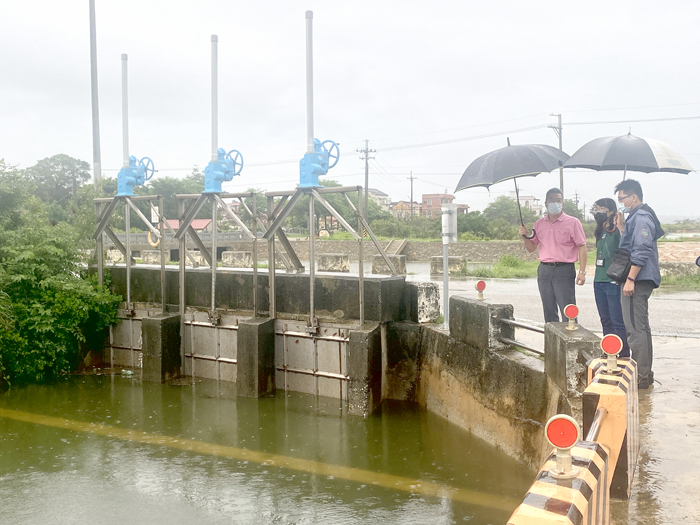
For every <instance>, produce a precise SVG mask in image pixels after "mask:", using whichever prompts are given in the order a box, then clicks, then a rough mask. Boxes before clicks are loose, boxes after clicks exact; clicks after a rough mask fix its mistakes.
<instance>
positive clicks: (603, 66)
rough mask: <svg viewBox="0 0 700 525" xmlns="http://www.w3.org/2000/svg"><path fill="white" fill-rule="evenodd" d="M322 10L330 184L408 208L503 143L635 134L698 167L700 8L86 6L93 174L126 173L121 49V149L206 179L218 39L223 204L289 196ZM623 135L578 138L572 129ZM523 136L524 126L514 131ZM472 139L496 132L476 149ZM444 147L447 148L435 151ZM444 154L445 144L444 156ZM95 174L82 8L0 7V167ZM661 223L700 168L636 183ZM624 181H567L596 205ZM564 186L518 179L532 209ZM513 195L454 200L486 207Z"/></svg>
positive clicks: (683, 4)
mask: <svg viewBox="0 0 700 525" xmlns="http://www.w3.org/2000/svg"><path fill="white" fill-rule="evenodd" d="M307 9H310V10H313V12H314V69H315V71H314V73H315V79H314V96H315V131H316V137H318V138H319V139H321V140H326V139H332V140H335V141H336V142H338V143H340V148H341V152H342V156H341V159H340V162H339V163H338V165H337V166H336V167H335V168H334V169H332V170H331V171H330V172H329V175H328V177H329V178H332V179H335V180H337V181H339V182H341V183H343V184H347V185H354V184H362V183H363V181H364V165H363V162H362V161H360V160H359V159H358V156H357V154H356V153H355V149H356V148H359V147H362V146H363V143H364V142H363V141H364V139H369V141H370V148H374V149H376V150H377V153H376V159H374V160H373V161H370V186H371V187H375V188H379V189H381V190H383V191H385V192H386V193H388V194H389V195H390V196H391V198H392V200H401V199H404V200H408V196H409V193H410V182H409V180H408V179H407V178H408V176H409V174H410V172H413V175H414V176H415V177H417V180H416V181H415V183H414V184H415V186H414V196H415V200H420V195H421V193H437V192H443V191H444V190H447V191H448V192H453V191H454V189H455V186H456V184H457V182H458V180H459V178H460V176H461V174H462V172H463V171H464V169H465V168H466V167H467V166H468V165H469V163H470V162H471V161H473V160H474V159H476V158H477V157H479V156H480V155H482V154H484V153H487V152H489V151H491V150H494V149H497V148H499V147H502V146H505V144H506V136H509V137H510V139H511V142H512V143H513V144H524V143H540V144H550V145H553V146H556V145H558V142H557V137H556V135H555V133H554V131H553V130H552V129H548V128H547V125H548V124H554V123H555V122H556V117H551V116H550V114H551V113H561V114H562V119H563V124H564V131H563V138H564V150H565V151H566V152H568V153H569V154H572V153H574V151H576V150H577V149H578V148H579V147H581V146H582V145H583V144H585V143H586V142H588V141H589V140H592V139H594V138H597V137H601V136H610V135H622V134H625V133H627V132H628V131H629V129H630V127H631V129H632V134H634V135H639V136H642V137H649V138H654V139H657V140H660V141H663V142H666V143H668V144H669V145H671V146H672V147H673V148H675V149H676V150H677V151H679V152H680V153H681V154H683V155H684V156H685V157H686V159H687V160H688V161H689V162H690V164H691V165H693V166H696V167H698V169H700V119H691V118H687V119H682V120H681V119H678V120H665V121H656V122H635V123H627V122H628V121H632V120H648V119H671V118H679V117H698V116H700V69H699V68H698V65H697V56H698V51H699V50H700V45H699V44H700V31H698V21H699V20H700V2H695V1H692V0H687V1H668V2H661V1H640V0H636V1H610V0H607V1H600V2H599V1H592V0H586V1H585V2H564V1H560V0H558V1H555V0H553V1H528V2H523V1H494V0H491V1H488V2H486V1H483V2H477V1H464V0H461V1H439V0H437V1H436V0H432V1H430V2H427V1H406V0H403V1H400V2H399V1H398V0H393V1H380V0H373V1H366V2H365V1H352V2H350V1H346V2H340V1H336V2H329V1H320V0H306V1H303V2H301V1H296V0H284V1H282V0H277V1H268V2H265V1H262V0H258V1H224V0H209V1H207V0H196V1H195V0H181V1H177V0H169V1H165V0H134V1H128V0H119V1H117V0H96V12H97V53H98V74H99V103H100V132H101V139H102V140H101V149H102V166H103V170H104V174H105V175H108V176H116V174H117V172H118V170H119V168H120V166H121V154H122V143H121V99H120V83H121V80H120V73H121V60H120V55H121V54H122V53H127V54H128V55H129V112H130V152H131V153H132V154H134V155H136V156H137V157H142V156H149V157H151V158H152V159H153V160H154V162H155V164H156V168H157V169H158V170H160V171H159V172H158V173H157V174H156V177H157V176H162V175H173V176H182V175H185V174H187V173H189V172H190V171H191V170H192V167H193V166H195V165H197V166H199V167H200V169H203V168H204V167H205V166H206V164H207V162H208V161H209V156H210V148H211V113H210V45H211V44H210V36H211V35H212V34H217V35H218V36H219V107H220V112H219V145H220V146H222V147H224V148H225V149H226V150H229V149H234V148H235V149H238V150H240V151H241V152H242V154H243V156H244V159H245V164H246V165H245V167H244V169H243V172H242V174H241V176H240V177H236V178H234V180H233V181H232V182H231V183H227V184H225V185H224V188H225V189H226V190H229V191H238V190H245V189H247V188H249V187H258V188H264V189H268V190H270V189H292V188H293V187H294V186H295V184H296V183H297V182H298V180H299V170H298V160H299V159H300V158H301V157H302V156H303V154H304V152H305V148H306V120H305V119H306V106H305V103H306V102H305V100H306V99H305V20H304V12H305V10H307ZM609 121H625V123H608V124H587V125H582V124H578V125H575V124H574V123H582V122H609ZM524 128H525V129H527V131H517V130H522V129H524ZM483 135H492V136H489V137H483V138H475V137H480V136H483ZM441 142H442V144H440V143H441ZM435 143H438V144H435ZM57 153H65V154H68V155H71V156H73V157H77V158H80V159H83V160H86V161H88V162H90V163H92V131H91V103H90V48H89V16H88V0H51V1H40V0H0V158H4V159H5V161H6V162H7V163H10V164H15V165H19V166H20V167H27V166H31V165H33V164H34V163H36V162H37V161H38V160H40V159H42V158H45V157H49V156H52V155H55V154H57ZM631 176H632V177H635V178H637V179H638V180H639V181H640V182H641V183H642V185H643V187H644V190H645V200H646V201H647V202H648V203H649V204H651V206H652V207H654V208H655V209H656V210H657V212H658V213H659V214H660V215H664V216H699V215H700V211H699V206H698V196H700V174H698V173H691V174H690V175H687V176H685V175H675V174H658V173H657V174H631ZM621 177H622V174H621V173H619V172H602V173H598V172H592V171H587V170H572V171H568V172H566V174H565V193H566V196H567V197H573V195H574V192H577V193H578V195H579V200H580V201H581V204H583V202H585V203H586V207H587V208H588V207H590V205H591V204H592V202H593V201H594V200H595V199H597V198H600V197H604V196H612V189H613V187H614V185H615V183H617V182H618V181H619V180H621ZM558 182H559V175H558V172H554V173H552V174H542V175H539V176H537V177H535V178H526V179H520V185H521V191H522V192H523V193H525V194H533V195H535V196H538V197H539V196H542V197H543V194H544V192H545V191H546V190H547V189H548V188H550V187H552V186H558ZM512 188H513V185H512V183H510V182H505V183H502V184H499V185H497V186H493V187H492V188H491V192H490V194H489V192H488V191H487V190H485V189H483V188H480V189H472V190H465V191H461V192H459V193H457V194H456V195H457V197H458V198H457V202H462V203H467V204H469V205H470V206H471V207H472V209H483V207H484V206H485V205H487V204H488V202H489V201H490V199H493V198H495V197H497V196H498V195H500V194H503V193H507V192H509V191H510V190H511V189H512Z"/></svg>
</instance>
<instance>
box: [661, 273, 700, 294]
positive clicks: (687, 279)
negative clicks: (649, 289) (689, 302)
mask: <svg viewBox="0 0 700 525" xmlns="http://www.w3.org/2000/svg"><path fill="white" fill-rule="evenodd" d="M661 286H664V287H665V286H669V287H673V288H683V289H684V290H689V291H700V274H694V275H681V276H674V275H669V276H666V277H662V278H661Z"/></svg>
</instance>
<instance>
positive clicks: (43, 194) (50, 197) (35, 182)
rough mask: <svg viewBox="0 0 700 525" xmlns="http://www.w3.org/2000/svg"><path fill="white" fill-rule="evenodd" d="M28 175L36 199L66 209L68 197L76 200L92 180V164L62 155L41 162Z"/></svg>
mask: <svg viewBox="0 0 700 525" xmlns="http://www.w3.org/2000/svg"><path fill="white" fill-rule="evenodd" d="M26 173H27V179H28V180H29V182H30V183H31V184H32V186H33V191H34V195H35V196H36V197H38V198H40V199H41V200H43V201H44V202H47V203H52V202H57V203H59V204H60V205H61V206H62V207H63V208H66V206H67V203H68V197H71V196H72V197H73V198H75V197H76V196H77V193H78V188H79V187H80V186H82V185H83V184H85V183H86V182H87V181H88V180H90V164H88V163H87V162H85V161H84V160H79V159H74V158H73V157H69V156H68V155H64V154H63V153H61V154H58V155H54V156H53V157H47V158H45V159H42V160H40V161H39V162H37V163H36V164H35V165H34V166H31V167H29V168H27V170H26Z"/></svg>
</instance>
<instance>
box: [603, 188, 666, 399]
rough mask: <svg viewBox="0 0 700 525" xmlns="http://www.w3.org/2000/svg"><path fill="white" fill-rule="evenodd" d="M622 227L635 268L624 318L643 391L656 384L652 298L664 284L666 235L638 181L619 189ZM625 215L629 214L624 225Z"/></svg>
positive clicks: (622, 241)
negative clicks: (662, 243)
mask: <svg viewBox="0 0 700 525" xmlns="http://www.w3.org/2000/svg"><path fill="white" fill-rule="evenodd" d="M615 193H617V201H618V209H619V211H620V214H619V215H618V224H619V225H621V226H622V225H623V222H624V226H622V228H621V229H622V236H621V237H620V249H622V250H627V251H628V252H629V253H630V262H631V263H632V268H631V269H630V273H629V275H628V277H627V280H626V281H625V283H624V285H623V288H622V296H621V298H620V301H621V303H622V317H623V318H624V321H625V329H626V330H627V341H628V342H629V345H630V349H631V351H632V358H633V359H634V360H635V361H637V367H638V374H639V377H638V378H637V382H638V386H639V388H642V389H644V388H649V387H650V386H651V385H653V384H654V372H652V370H651V365H652V361H653V358H654V352H653V348H652V342H651V328H650V327H649V297H650V296H651V292H652V291H653V290H654V288H658V287H659V285H660V284H661V272H660V271H659V249H658V247H657V245H656V241H657V240H658V239H659V238H660V237H661V236H663V235H664V233H666V232H664V230H663V229H662V228H661V223H660V222H659V219H658V218H657V217H656V213H654V210H652V209H651V208H650V207H649V206H648V205H646V204H644V197H643V194H642V186H641V185H640V184H639V182H637V181H636V180H631V179H628V180H624V181H622V182H621V183H620V184H618V185H617V186H616V187H615ZM623 213H629V216H628V217H627V220H626V221H623V216H622V214H623Z"/></svg>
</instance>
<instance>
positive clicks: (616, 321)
mask: <svg viewBox="0 0 700 525" xmlns="http://www.w3.org/2000/svg"><path fill="white" fill-rule="evenodd" d="M616 211H617V204H616V203H615V201H614V200H613V199H610V198H604V199H598V200H597V201H595V203H594V204H593V208H592V209H591V213H592V214H593V218H594V219H595V221H596V228H595V238H596V243H595V246H596V260H595V277H594V279H593V292H594V294H595V303H596V306H597V307H598V315H599V316H600V324H601V325H603V335H608V334H615V335H617V336H618V337H619V338H620V339H622V350H621V351H620V357H629V356H630V347H629V344H628V343H627V331H626V330H625V321H624V319H623V317H622V304H621V303H620V286H618V285H617V283H614V282H612V281H611V280H610V278H609V277H608V274H607V271H608V267H609V266H610V262H611V261H612V258H613V254H614V253H615V250H617V249H618V247H619V246H620V230H619V229H618V227H617V217H616Z"/></svg>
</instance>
